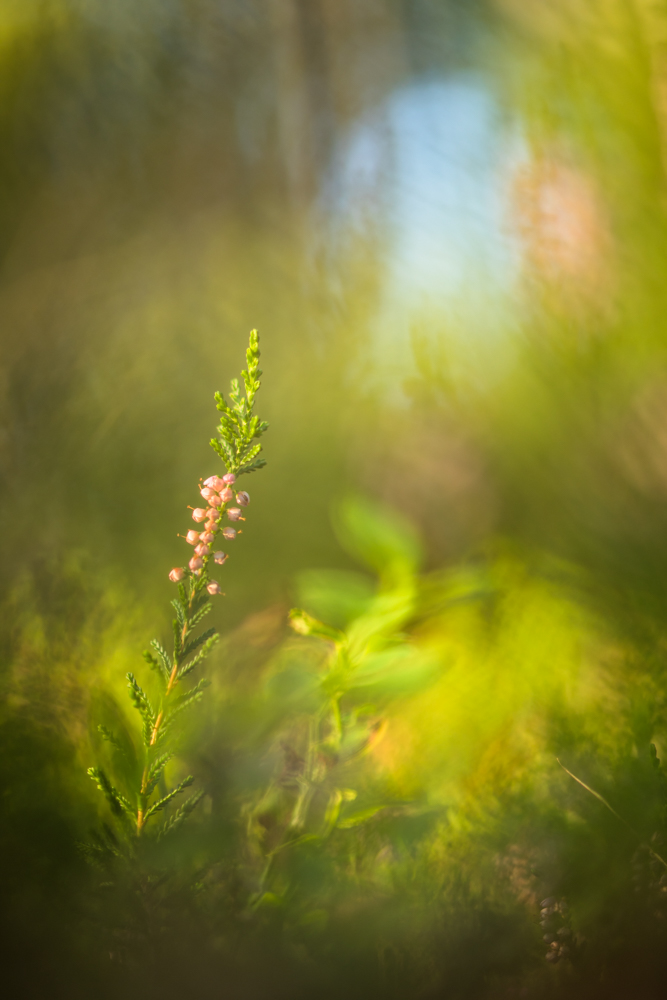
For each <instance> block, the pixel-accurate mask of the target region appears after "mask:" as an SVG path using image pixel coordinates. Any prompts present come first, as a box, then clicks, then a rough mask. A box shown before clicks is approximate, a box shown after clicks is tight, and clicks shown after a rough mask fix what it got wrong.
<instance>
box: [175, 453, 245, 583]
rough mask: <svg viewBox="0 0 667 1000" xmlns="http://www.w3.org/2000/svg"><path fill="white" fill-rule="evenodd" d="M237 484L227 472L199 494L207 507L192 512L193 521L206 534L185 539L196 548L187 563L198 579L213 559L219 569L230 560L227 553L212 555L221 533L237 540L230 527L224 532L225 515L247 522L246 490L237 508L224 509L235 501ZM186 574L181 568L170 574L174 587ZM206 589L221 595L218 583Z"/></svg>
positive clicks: (193, 533)
mask: <svg viewBox="0 0 667 1000" xmlns="http://www.w3.org/2000/svg"><path fill="white" fill-rule="evenodd" d="M235 481H236V476H235V475H234V474H233V473H232V472H228V473H227V474H226V475H225V476H222V478H220V477H219V476H209V478H208V479H207V480H206V481H205V483H204V485H203V486H202V488H201V489H200V491H199V492H200V493H201V495H202V497H203V498H204V500H205V501H206V503H207V504H208V506H207V507H195V508H194V510H193V511H192V519H193V520H194V521H196V522H197V523H198V524H201V523H202V522H203V523H204V530H203V531H194V530H190V531H188V533H187V534H186V535H185V540H186V541H187V542H189V544H190V545H192V546H194V555H193V556H192V558H191V559H190V561H189V563H188V568H189V570H190V572H191V573H194V574H195V576H199V574H200V573H201V572H202V570H203V569H204V567H205V566H206V563H207V562H208V560H209V559H210V558H211V556H212V557H213V561H214V562H215V563H217V565H218V566H222V565H223V563H224V562H225V561H226V560H227V556H226V555H225V553H224V552H214V551H213V542H214V541H215V538H216V535H217V534H218V532H220V533H221V535H222V537H223V538H226V539H227V540H229V541H231V540H232V539H233V538H236V528H232V527H230V526H229V525H226V526H225V527H224V528H223V527H222V523H221V522H222V519H223V517H224V515H225V514H226V515H227V517H228V518H229V520H230V521H245V518H244V517H242V516H241V515H242V508H243V507H247V506H248V504H249V503H250V497H249V496H248V494H247V493H246V492H245V490H242V491H241V492H239V493H237V494H236V502H237V504H239V506H238V507H228V508H226V507H225V505H226V504H228V503H229V502H230V501H231V500H233V499H234V491H233V489H232V486H233V484H234V482H235ZM186 574H187V570H185V569H184V568H183V567H182V566H175V567H174V569H172V570H171V572H170V573H169V579H170V580H171V581H172V582H173V583H178V582H179V581H180V580H183V579H184V577H185V576H186ZM206 589H207V590H208V592H209V594H221V593H222V590H221V589H220V584H219V583H217V581H216V580H211V582H210V583H209V584H208V585H207V587H206Z"/></svg>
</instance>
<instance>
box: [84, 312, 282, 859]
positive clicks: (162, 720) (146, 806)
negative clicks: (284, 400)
mask: <svg viewBox="0 0 667 1000" xmlns="http://www.w3.org/2000/svg"><path fill="white" fill-rule="evenodd" d="M259 353H260V352H259V338H258V335H257V331H256V330H253V331H252V332H251V333H250V343H249V346H248V350H247V352H246V359H247V370H244V371H243V372H242V373H241V376H242V378H243V383H244V387H245V396H242V395H241V390H240V387H239V380H238V379H233V380H232V383H231V390H230V394H229V396H230V400H231V406H230V405H228V404H227V402H226V401H225V399H224V397H223V396H222V394H221V393H219V392H217V393H216V394H215V402H216V406H217V409H218V410H219V411H220V413H221V414H222V417H221V421H220V425H219V426H218V428H217V430H218V434H219V437H218V438H213V440H212V441H211V446H212V447H213V449H214V450H215V451H216V453H217V454H218V455H219V456H220V458H222V460H223V462H224V464H225V467H226V472H225V474H224V475H223V476H222V477H218V476H215V475H214V476H210V477H209V478H208V479H207V480H206V481H205V482H204V483H203V484H202V483H201V481H200V493H201V496H202V497H203V499H204V500H205V501H206V506H205V507H195V508H194V509H193V511H192V518H193V520H194V521H195V522H197V523H202V524H203V531H195V530H190V531H188V532H187V534H186V535H185V540H186V541H187V542H188V543H189V544H191V545H192V546H193V547H194V552H193V555H192V557H191V559H190V560H189V562H188V565H187V567H174V568H173V569H172V570H171V572H170V573H169V579H170V580H171V581H172V582H174V583H177V584H178V597H176V598H175V599H174V600H173V601H172V605H173V607H174V610H175V612H176V617H175V618H174V620H173V652H172V653H171V655H170V654H169V653H168V652H167V650H166V649H165V648H164V646H163V645H162V643H161V642H160V641H159V640H157V639H153V641H152V643H151V646H152V650H146V651H145V652H144V654H143V655H144V659H145V660H146V662H147V663H148V665H149V666H150V667H151V669H152V670H153V671H155V673H156V674H157V676H158V679H159V684H160V688H161V692H160V695H159V699H158V701H157V703H156V704H153V702H152V701H151V699H150V698H149V696H148V695H147V694H146V692H145V691H144V690H143V689H142V687H141V686H140V684H139V682H138V680H137V679H136V677H135V676H134V674H133V673H128V674H127V680H128V690H129V695H130V699H131V701H132V704H133V705H134V707H135V708H136V710H137V711H138V713H139V715H140V716H141V723H142V727H141V742H142V750H141V752H140V754H139V758H140V760H139V766H138V767H137V768H136V769H135V773H136V778H135V780H134V787H132V788H128V789H126V793H124V792H123V791H121V790H120V789H119V788H118V787H117V786H116V785H115V784H113V783H112V781H111V779H110V778H109V776H108V775H107V773H106V771H105V770H103V768H101V767H91V768H89V769H88V774H89V775H90V777H91V778H92V779H93V781H95V783H96V784H97V787H98V788H99V789H100V791H101V792H102V793H103V794H104V796H105V798H106V800H107V803H108V805H109V808H110V809H111V812H112V814H113V816H114V817H115V818H116V819H117V820H118V821H119V823H120V824H121V826H122V828H123V829H124V831H125V833H126V834H128V835H130V837H131V838H136V837H140V836H142V835H143V833H144V831H145V829H146V826H147V824H148V823H149V821H151V820H155V819H157V818H158V816H159V815H160V814H164V813H165V810H167V809H168V807H171V808H170V809H169V812H168V814H167V818H166V819H165V820H164V822H163V823H162V825H161V826H160V827H159V829H158V831H157V834H158V837H162V836H164V835H165V834H167V833H170V832H172V831H173V830H175V829H176V828H177V827H178V826H179V825H180V824H181V823H182V822H183V821H184V820H185V819H186V817H187V816H188V815H189V814H190V813H191V812H192V811H193V809H194V808H195V806H196V805H197V803H198V802H199V800H200V799H201V797H202V795H203V792H202V791H197V792H195V793H194V794H193V795H191V796H189V797H188V798H186V799H185V801H183V802H182V803H181V805H180V806H178V808H173V806H175V804H176V800H177V797H178V796H180V795H181V793H182V792H184V791H185V790H186V789H187V788H189V787H190V786H191V785H192V784H193V782H194V778H193V776H192V775H188V776H187V777H186V778H184V779H183V780H182V781H180V782H178V783H177V784H175V785H174V786H173V787H172V788H167V787H166V784H165V780H164V779H165V769H166V768H167V765H168V764H169V762H170V761H171V760H172V759H173V758H174V757H175V756H176V735H177V724H178V721H179V720H180V718H181V716H182V715H183V713H184V712H185V711H186V710H188V709H190V708H192V707H193V706H194V705H196V704H197V702H199V701H200V699H201V697H202V695H203V693H204V689H205V688H206V687H208V685H209V683H210V682H209V681H208V680H207V679H206V678H201V679H200V680H198V681H197V682H196V683H195V684H192V685H190V686H189V687H185V685H184V683H183V682H184V681H185V680H186V678H188V677H190V675H191V674H192V673H193V672H194V671H195V670H196V669H198V668H199V667H201V665H202V663H203V662H204V660H205V659H206V657H207V656H208V654H209V653H210V652H211V650H212V648H213V646H214V645H215V643H216V642H217V641H218V638H219V636H218V632H217V631H216V629H215V628H209V629H206V630H205V631H202V632H199V634H196V633H197V630H198V628H199V626H200V625H201V622H202V621H203V619H204V618H205V616H206V615H207V614H208V613H209V611H210V610H211V607H212V605H211V601H210V599H209V598H210V597H211V596H214V595H217V594H221V593H222V590H221V587H220V584H219V583H218V582H217V580H213V579H211V577H210V576H209V568H210V566H211V564H212V563H213V564H215V565H217V566H222V565H224V563H225V562H226V561H227V558H228V557H227V555H226V554H225V553H224V552H223V551H221V550H216V549H215V542H216V540H217V539H218V538H219V536H222V538H224V539H225V540H226V541H232V540H233V539H234V538H235V537H236V535H237V529H236V528H235V527H233V524H234V523H235V522H237V521H244V520H245V518H244V517H243V516H242V514H243V510H244V508H246V507H247V506H248V504H249V502H250V497H249V495H248V493H247V492H245V491H243V490H242V491H237V492H235V489H234V488H233V486H234V483H235V482H236V480H237V479H238V477H239V476H242V475H243V474H244V473H247V472H254V471H256V470H257V469H259V468H261V467H262V466H263V465H265V464H266V463H265V461H264V459H262V458H258V457H257V456H258V455H259V452H260V451H261V449H262V445H261V444H259V443H256V442H257V439H258V438H260V437H261V436H262V435H263V434H264V432H265V431H266V429H267V427H268V424H267V423H266V422H265V421H260V419H259V417H257V416H255V415H254V413H253V408H254V402H255V395H256V393H257V390H258V389H259V388H260V377H261V375H262V372H261V371H260V369H259ZM234 501H235V502H236V504H238V506H231V504H232V503H234ZM224 522H232V523H224ZM98 731H99V732H100V734H101V735H102V737H103V738H104V739H105V740H106V741H107V742H108V743H109V744H110V745H111V747H112V748H113V751H114V753H115V754H119V755H121V756H123V755H124V756H127V754H128V747H127V746H126V745H125V743H124V742H123V741H122V740H121V739H119V737H118V736H117V735H116V734H115V733H113V732H112V731H110V730H109V729H108V728H107V727H106V726H99V727H98ZM109 839H111V840H112V842H114V843H115V838H113V837H112V838H109V837H107V839H106V842H105V844H104V845H103V846H101V847H100V850H105V849H106V850H108V849H109V847H110V846H111V845H110V844H109ZM94 850H95V849H94V848H92V849H91V850H90V851H89V852H88V853H91V851H92V852H93V853H94Z"/></svg>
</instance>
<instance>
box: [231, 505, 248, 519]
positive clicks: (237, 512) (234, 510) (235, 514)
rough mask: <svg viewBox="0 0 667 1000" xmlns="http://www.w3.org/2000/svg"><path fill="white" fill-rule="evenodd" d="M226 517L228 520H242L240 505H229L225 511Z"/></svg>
mask: <svg viewBox="0 0 667 1000" xmlns="http://www.w3.org/2000/svg"><path fill="white" fill-rule="evenodd" d="M227 517H228V518H229V520H230V521H244V520H245V518H243V517H241V508H240V507H230V508H229V510H228V511H227Z"/></svg>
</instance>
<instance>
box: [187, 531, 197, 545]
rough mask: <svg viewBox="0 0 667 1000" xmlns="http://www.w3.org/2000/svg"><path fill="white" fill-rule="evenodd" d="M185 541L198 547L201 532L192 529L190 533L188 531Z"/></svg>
mask: <svg viewBox="0 0 667 1000" xmlns="http://www.w3.org/2000/svg"><path fill="white" fill-rule="evenodd" d="M185 540H186V542H189V543H190V545H196V544H197V542H198V541H199V532H198V531H193V530H192V529H190V531H188V533H187V535H186V536H185Z"/></svg>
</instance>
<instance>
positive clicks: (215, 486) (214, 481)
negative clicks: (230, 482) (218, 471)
mask: <svg viewBox="0 0 667 1000" xmlns="http://www.w3.org/2000/svg"><path fill="white" fill-rule="evenodd" d="M204 486H208V487H209V488H210V489H212V490H215V492H216V493H219V492H220V490H222V489H224V487H225V483H224V480H222V479H220V478H219V476H209V477H208V479H207V480H205V482H204Z"/></svg>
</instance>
